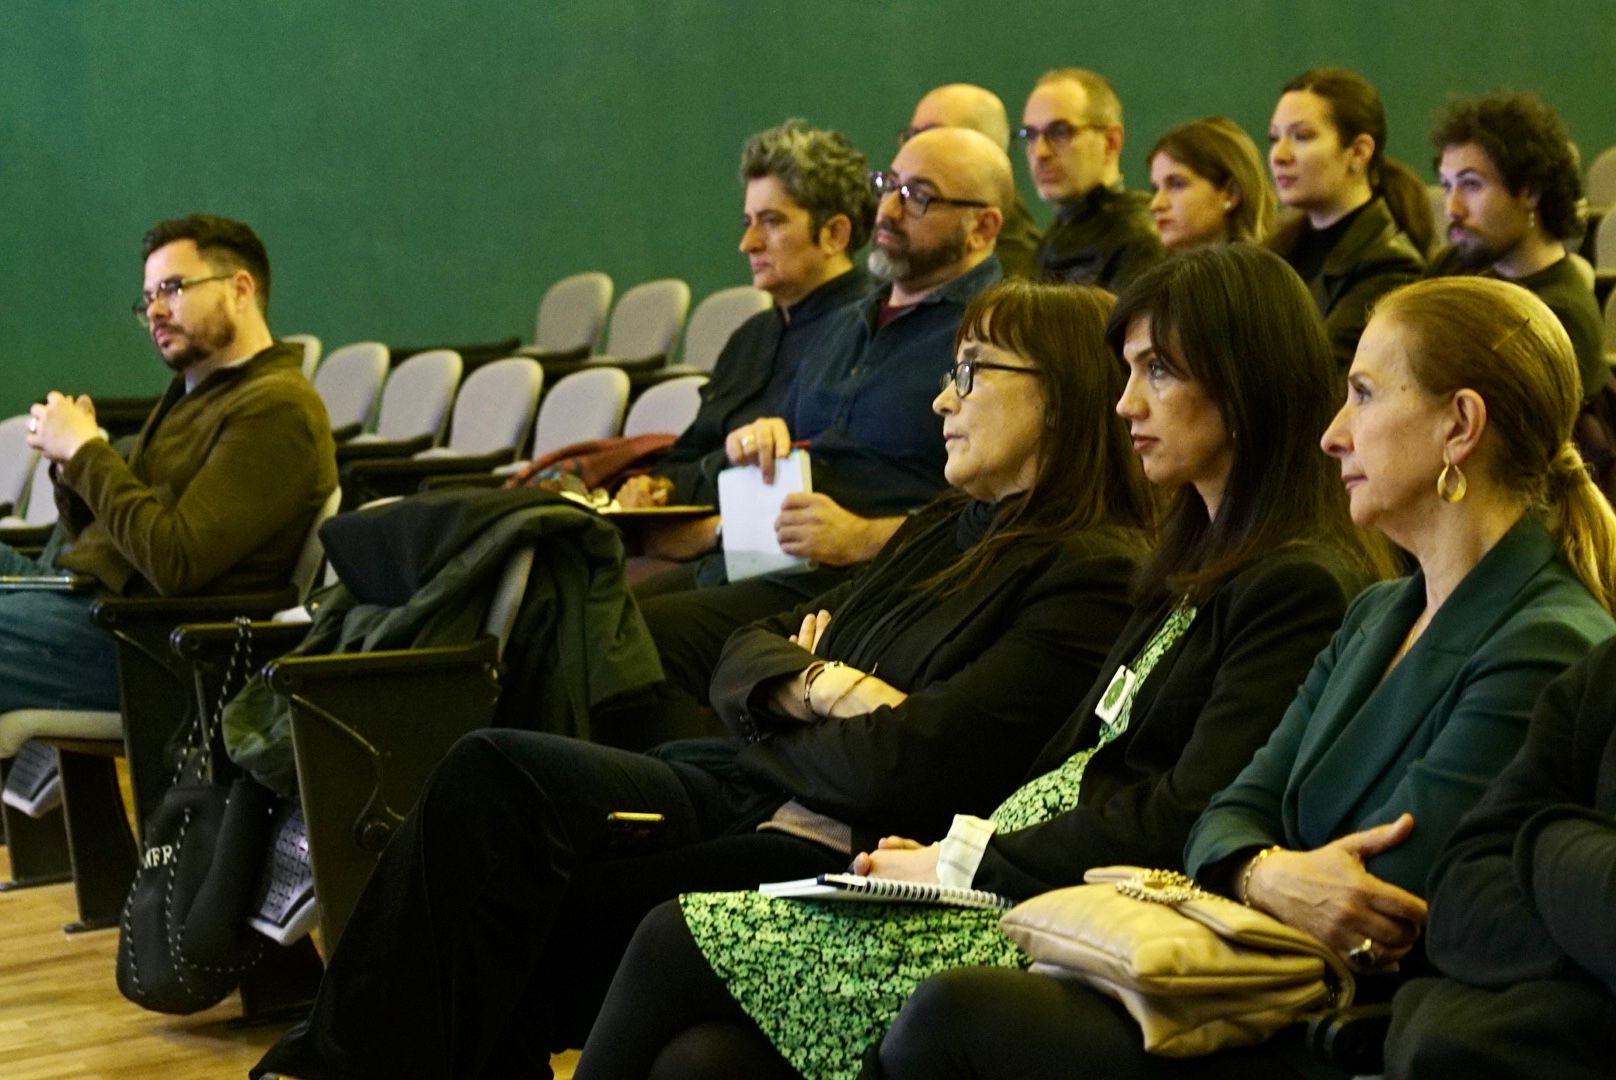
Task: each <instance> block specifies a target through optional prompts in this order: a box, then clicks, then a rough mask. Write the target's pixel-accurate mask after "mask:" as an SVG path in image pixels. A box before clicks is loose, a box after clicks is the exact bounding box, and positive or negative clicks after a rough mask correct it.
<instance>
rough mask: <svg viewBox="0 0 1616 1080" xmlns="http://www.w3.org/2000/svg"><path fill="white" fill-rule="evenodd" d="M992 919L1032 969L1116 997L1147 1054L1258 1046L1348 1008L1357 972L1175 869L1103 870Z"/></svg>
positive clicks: (1313, 942) (1306, 938)
mask: <svg viewBox="0 0 1616 1080" xmlns="http://www.w3.org/2000/svg"><path fill="white" fill-rule="evenodd" d="M1084 881H1086V882H1088V884H1086V885H1076V886H1073V887H1071V888H1067V889H1057V890H1055V891H1054V892H1048V893H1044V894H1043V895H1041V896H1035V897H1033V898H1032V899H1031V900H1028V901H1026V902H1025V903H1022V904H1020V905H1018V906H1017V907H1015V908H1014V909H1013V910H1011V911H1010V912H1009V913H1008V914H1006V915H1005V917H1004V919H1003V920H1001V922H1000V923H999V925H1000V928H1001V929H1003V931H1004V932H1005V933H1006V934H1007V935H1009V937H1010V939H1011V940H1012V941H1014V942H1015V943H1016V944H1017V945H1019V946H1021V948H1022V950H1023V951H1025V952H1026V953H1027V955H1028V956H1030V957H1032V959H1033V961H1034V964H1033V970H1034V971H1040V972H1043V973H1045V974H1048V975H1054V976H1057V977H1060V978H1072V979H1078V980H1081V981H1082V982H1085V983H1087V984H1088V985H1090V986H1092V987H1094V988H1095V989H1096V990H1099V991H1100V992H1102V993H1104V994H1107V995H1109V996H1111V997H1113V998H1116V999H1117V1000H1118V1001H1120V1002H1121V1003H1122V1005H1123V1007H1124V1008H1126V1009H1127V1010H1128V1012H1129V1013H1130V1014H1131V1015H1132V1016H1133V1018H1134V1019H1135V1020H1136V1021H1138V1023H1139V1026H1140V1028H1141V1029H1142V1031H1143V1033H1144V1039H1145V1049H1146V1050H1148V1051H1150V1052H1151V1053H1155V1054H1163V1055H1166V1056H1169V1057H1191V1056H1194V1055H1197V1054H1207V1053H1211V1052H1212V1051H1214V1050H1218V1049H1221V1048H1224V1047H1231V1046H1245V1045H1249V1044H1251V1043H1256V1042H1261V1041H1262V1040H1263V1039H1265V1038H1267V1037H1268V1036H1269V1035H1271V1034H1273V1032H1275V1031H1277V1030H1278V1029H1279V1028H1281V1027H1284V1026H1285V1025H1287V1024H1290V1023H1293V1022H1294V1021H1296V1020H1299V1019H1301V1018H1303V1017H1304V1016H1305V1015H1306V1014H1308V1013H1312V1012H1318V1011H1321V1010H1324V1009H1331V1008H1344V1007H1346V1006H1347V1005H1350V1004H1351V1003H1352V994H1353V980H1352V972H1351V971H1350V969H1348V967H1347V965H1346V962H1345V961H1344V960H1342V959H1341V958H1340V957H1338V956H1336V955H1335V953H1333V952H1332V951H1330V949H1329V948H1328V947H1326V946H1325V944H1324V943H1323V942H1321V941H1319V940H1318V939H1317V938H1315V937H1313V936H1312V935H1311V934H1307V933H1304V932H1302V931H1300V930H1296V929H1293V928H1292V927H1289V926H1286V925H1285V924H1284V923H1282V922H1280V921H1279V920H1277V919H1275V918H1273V917H1271V916H1269V915H1265V914H1264V913H1263V912H1261V911H1258V910H1256V909H1255V908H1250V907H1247V906H1246V905H1244V904H1239V903H1236V902H1235V901H1233V900H1229V899H1226V898H1224V897H1221V896H1217V895H1215V894H1213V893H1209V892H1206V891H1205V890H1203V889H1201V888H1200V887H1198V886H1197V885H1196V884H1195V883H1194V881H1192V880H1191V879H1190V878H1188V877H1186V876H1185V875H1183V874H1180V873H1178V872H1176V871H1171V870H1145V869H1141V868H1139V867H1137V866H1107V867H1100V868H1097V869H1094V870H1090V871H1089V872H1088V873H1087V874H1085V875H1084Z"/></svg>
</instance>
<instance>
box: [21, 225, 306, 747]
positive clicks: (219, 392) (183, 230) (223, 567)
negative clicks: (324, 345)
mask: <svg viewBox="0 0 1616 1080" xmlns="http://www.w3.org/2000/svg"><path fill="white" fill-rule="evenodd" d="M142 253H143V254H144V255H145V259H146V270H145V283H144V285H143V286H142V288H141V293H140V297H139V299H137V300H136V301H135V305H134V313H135V316H136V318H138V319H139V320H140V321H141V323H142V324H143V325H145V326H146V327H147V328H148V330H149V332H150V334H151V339H152V343H153V344H154V345H155V346H156V347H157V352H158V354H159V355H160V356H161V357H162V359H163V363H164V364H166V365H167V366H168V367H169V369H170V370H171V371H173V372H174V379H173V381H172V382H170V383H169V386H168V389H167V391H166V392H165V393H164V394H163V396H162V397H161V398H160V399H159V401H158V403H157V408H156V409H155V410H154V411H153V412H152V414H151V416H149V417H147V419H146V422H145V424H144V426H143V427H142V428H141V431H140V434H139V435H138V436H137V437H136V440H135V443H134V446H133V449H132V450H131V451H130V454H129V458H128V460H127V461H125V460H124V458H123V456H122V455H120V454H119V453H118V451H116V450H114V449H113V448H112V445H111V444H110V443H108V442H107V439H106V437H105V436H104V435H103V434H102V433H101V431H100V428H99V427H98V425H97V424H96V419H95V406H94V405H93V403H92V402H91V401H90V399H89V398H88V397H86V396H78V397H73V396H69V395H67V394H63V393H60V392H58V391H55V390H52V391H51V392H50V393H49V394H48V395H47V396H46V399H45V401H44V403H43V404H38V405H34V406H33V407H32V408H31V409H30V414H31V415H30V418H29V422H28V427H29V435H28V445H29V446H31V447H32V448H34V449H35V450H38V451H39V452H40V453H41V454H43V455H44V456H45V457H46V458H47V459H48V460H49V461H50V462H51V475H52V478H53V479H54V481H55V485H54V486H55V497H56V502H57V506H58V508H59V510H60V517H59V520H58V525H57V529H56V531H55V533H54V534H53V536H52V538H51V541H50V543H49V544H48V545H47V547H46V550H45V553H44V554H43V555H41V556H40V557H39V558H38V559H31V558H28V557H25V556H23V555H20V554H18V553H17V552H16V551H13V550H12V549H11V548H9V547H6V546H5V545H3V544H0V574H5V575H8V576H14V577H38V578H50V577H53V576H58V575H61V574H63V573H78V574H85V575H88V576H90V577H92V578H94V579H95V582H96V585H97V588H98V590H99V591H102V592H108V593H114V594H118V595H154V594H155V595H159V596H176V595H190V594H199V593H230V592H257V591H265V590H273V589H277V588H280V587H282V586H284V585H285V584H286V582H287V580H288V578H289V576H290V573H291V570H292V566H293V564H294V563H295V562H296V560H297V556H298V552H299V551H300V549H301V548H302V545H303V541H304V539H305V537H306V536H307V535H308V531H309V527H310V525H311V524H312V523H313V521H314V517H315V514H316V513H317V512H318V510H319V509H320V507H321V505H322V504H323V503H324V502H325V499H326V496H327V495H328V494H329V493H330V492H331V491H332V489H333V488H335V487H336V483H337V471H336V452H335V449H334V447H333V444H332V441H331V425H330V422H329V421H328V420H327V418H326V413H325V407H324V406H323V405H322V404H321V403H320V399H319V397H318V396H317V395H316V394H315V393H314V389H313V387H311V386H310V385H309V383H308V380H306V379H305V378H304V377H303V374H302V366H301V365H302V355H303V354H302V350H301V349H300V348H299V347H297V346H294V345H284V344H279V343H277V342H276V341H275V340H274V338H273V337H271V335H270V332H269V328H268V326H267V324H266V322H265V311H266V310H267V306H268V302H269V258H268V256H267V255H266V254H265V252H264V245H263V244H262V243H261V242H260V241H259V239H258V237H257V236H256V235H254V234H253V231H252V230H251V229H250V228H248V227H247V226H246V225H243V224H241V223H240V222H237V221H231V220H229V219H228V218H219V217H212V216H209V215H204V214H196V215H192V216H190V217H185V218H177V219H173V220H170V221H164V222H161V223H160V224H158V225H157V227H156V228H154V229H153V230H152V231H151V232H150V233H148V234H147V236H146V239H145V243H144V245H143V247H142ZM41 584H42V585H43V584H44V582H43V581H42V582H41ZM94 599H95V597H94V596H93V595H91V594H88V593H72V592H63V591H52V590H50V589H48V588H41V589H38V590H34V589H22V590H19V591H11V592H5V593H0V713H3V712H6V711H9V710H11V709H18V708H28V707H33V708H47V709H116V708H117V707H118V687H117V663H116V658H115V653H114V649H113V641H112V637H111V636H110V635H109V634H108V633H107V632H106V631H104V630H102V629H100V628H99V627H97V626H96V625H94V623H93V622H92V621H91V619H90V610H89V609H90V605H91V603H92V602H93V600H94ZM24 750H25V752H29V753H39V752H40V751H43V752H44V753H46V754H48V753H50V751H49V750H48V749H47V748H44V747H41V746H40V745H39V744H33V743H30V744H28V746H26V747H25V748H24Z"/></svg>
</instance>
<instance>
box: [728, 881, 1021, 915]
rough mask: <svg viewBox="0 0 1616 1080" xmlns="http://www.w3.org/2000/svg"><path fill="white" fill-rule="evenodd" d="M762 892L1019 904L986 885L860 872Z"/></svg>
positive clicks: (821, 897)
mask: <svg viewBox="0 0 1616 1080" xmlns="http://www.w3.org/2000/svg"><path fill="white" fill-rule="evenodd" d="M758 892H760V893H762V894H763V895H764V896H774V897H779V898H781V899H787V900H859V901H863V902H865V903H887V904H942V905H944V906H946V907H967V908H1012V907H1015V901H1014V900H1011V899H1010V898H1009V897H1008V896H1000V895H999V894H998V893H991V892H986V891H984V890H982V889H962V888H959V887H958V886H955V885H937V884H928V883H925V882H919V881H895V880H893V879H891V878H877V877H864V876H862V875H859V874H820V875H819V876H818V877H811V878H803V879H802V880H800V881H775V882H771V883H769V884H767V885H759V886H758Z"/></svg>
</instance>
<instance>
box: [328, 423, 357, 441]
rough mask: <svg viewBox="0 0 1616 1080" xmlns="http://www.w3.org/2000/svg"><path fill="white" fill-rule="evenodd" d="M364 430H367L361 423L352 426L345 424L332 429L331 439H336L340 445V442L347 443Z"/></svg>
mask: <svg viewBox="0 0 1616 1080" xmlns="http://www.w3.org/2000/svg"><path fill="white" fill-rule="evenodd" d="M364 430H365V425H364V424H361V423H358V422H355V423H352V424H343V425H342V426H341V427H339V428H332V429H331V437H332V438H333V439H335V440H336V441H337V442H339V443H340V442H345V441H347V440H348V439H351V438H353V437H354V436H355V435H358V434H359V433H360V432H361V431H364Z"/></svg>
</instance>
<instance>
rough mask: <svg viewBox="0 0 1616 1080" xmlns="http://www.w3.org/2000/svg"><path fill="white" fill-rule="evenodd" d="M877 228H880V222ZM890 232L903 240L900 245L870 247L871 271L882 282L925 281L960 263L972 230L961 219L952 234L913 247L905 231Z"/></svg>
mask: <svg viewBox="0 0 1616 1080" xmlns="http://www.w3.org/2000/svg"><path fill="white" fill-rule="evenodd" d="M876 228H877V230H879V229H880V224H879V223H878V224H877V225H876ZM891 235H893V236H895V237H896V238H897V239H898V240H899V241H900V243H899V246H898V247H897V248H895V249H894V250H892V251H888V250H886V249H885V248H881V247H872V248H870V258H869V267H870V273H872V274H874V275H875V276H876V277H878V278H880V279H881V280H882V281H895V282H898V283H899V284H903V283H905V282H909V281H921V280H924V279H926V278H929V277H931V276H932V275H933V274H935V273H936V272H937V271H939V270H943V269H946V268H948V267H950V266H956V265H958V264H959V263H960V262H961V261H962V260H963V259H964V258H965V251H966V248H967V246H968V241H969V238H970V230H968V229H967V228H966V227H965V222H963V221H961V222H960V224H959V228H957V229H955V230H954V232H953V234H952V235H950V236H949V237H948V238H947V239H945V240H944V241H943V242H942V243H940V244H938V245H937V246H936V247H932V248H917V247H913V246H911V245H910V243H909V237H908V236H906V235H905V234H903V233H899V232H893V233H892V234H891Z"/></svg>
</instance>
